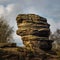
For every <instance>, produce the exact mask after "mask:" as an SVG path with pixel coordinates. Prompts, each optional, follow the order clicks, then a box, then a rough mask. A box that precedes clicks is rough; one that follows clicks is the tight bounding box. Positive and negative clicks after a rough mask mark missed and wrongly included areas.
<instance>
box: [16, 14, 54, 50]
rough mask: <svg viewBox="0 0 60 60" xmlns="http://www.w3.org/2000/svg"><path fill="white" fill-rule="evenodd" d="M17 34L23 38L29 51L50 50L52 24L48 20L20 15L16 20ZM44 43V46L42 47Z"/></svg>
mask: <svg viewBox="0 0 60 60" xmlns="http://www.w3.org/2000/svg"><path fill="white" fill-rule="evenodd" d="M16 21H17V25H18V30H17V32H16V33H17V34H18V35H19V36H21V37H22V40H23V44H24V45H25V47H26V48H27V49H30V50H31V51H35V48H37V47H38V49H40V48H41V49H43V50H50V49H51V48H52V42H53V41H52V40H49V35H50V28H49V27H50V24H48V23H47V19H46V18H43V17H41V16H39V15H35V14H19V15H18V16H17V18H16ZM42 41H43V45H42Z"/></svg>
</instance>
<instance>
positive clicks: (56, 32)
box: [50, 29, 60, 48]
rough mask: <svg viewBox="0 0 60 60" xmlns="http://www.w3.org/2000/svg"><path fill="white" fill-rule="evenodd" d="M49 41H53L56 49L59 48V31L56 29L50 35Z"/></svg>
mask: <svg viewBox="0 0 60 60" xmlns="http://www.w3.org/2000/svg"><path fill="white" fill-rule="evenodd" d="M50 39H52V40H54V41H55V47H56V48H58V47H59V48H60V29H57V30H56V31H55V32H54V33H53V34H51V35H50Z"/></svg>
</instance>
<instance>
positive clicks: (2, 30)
mask: <svg viewBox="0 0 60 60" xmlns="http://www.w3.org/2000/svg"><path fill="white" fill-rule="evenodd" d="M12 33H13V29H12V27H10V26H9V24H8V23H7V21H6V19H5V18H4V17H0V43H5V42H8V41H10V40H11V39H12Z"/></svg>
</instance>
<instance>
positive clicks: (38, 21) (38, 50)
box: [0, 14, 60, 60]
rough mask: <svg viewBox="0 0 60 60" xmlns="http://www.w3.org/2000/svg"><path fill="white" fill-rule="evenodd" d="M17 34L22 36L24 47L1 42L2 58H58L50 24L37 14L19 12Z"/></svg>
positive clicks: (13, 59)
mask: <svg viewBox="0 0 60 60" xmlns="http://www.w3.org/2000/svg"><path fill="white" fill-rule="evenodd" d="M16 21H17V26H18V30H17V31H16V33H17V35H19V36H21V37H22V41H23V44H24V45H25V46H23V47H17V46H16V44H15V43H0V60H58V58H60V57H58V56H57V54H56V52H55V51H52V42H53V40H49V35H50V24H48V23H47V19H46V18H43V17H41V16H39V15H36V14H19V15H18V16H17V18H16Z"/></svg>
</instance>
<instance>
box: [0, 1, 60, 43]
mask: <svg viewBox="0 0 60 60" xmlns="http://www.w3.org/2000/svg"><path fill="white" fill-rule="evenodd" d="M20 13H34V14H38V15H40V16H43V17H45V18H47V20H48V23H50V24H51V27H50V28H51V31H52V32H54V31H55V30H56V29H58V28H59V29H60V0H0V16H5V17H6V18H7V20H8V23H9V24H10V26H13V27H14V30H15V31H16V30H17V24H16V16H17V15H18V14H20ZM19 38H20V37H19V36H17V35H16V34H15V33H14V39H15V40H16V42H19V41H20V43H21V39H20V40H19Z"/></svg>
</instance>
